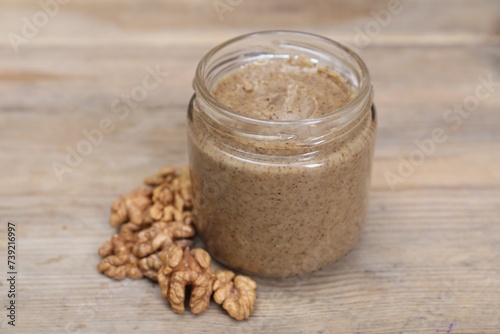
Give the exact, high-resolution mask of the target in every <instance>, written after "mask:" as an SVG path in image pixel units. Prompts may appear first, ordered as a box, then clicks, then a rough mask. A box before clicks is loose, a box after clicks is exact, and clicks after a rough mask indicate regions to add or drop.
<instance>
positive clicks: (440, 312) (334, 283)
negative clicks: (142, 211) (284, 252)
mask: <svg viewBox="0 0 500 334" xmlns="http://www.w3.org/2000/svg"><path fill="white" fill-rule="evenodd" d="M386 6H387V1H379V0H377V1H369V0H358V1H349V2H337V1H326V0H315V1H285V0H278V1H272V2H271V1H242V2H241V4H240V5H238V6H235V8H234V10H233V11H231V12H228V13H226V15H225V16H224V20H220V19H219V17H218V15H217V12H216V11H215V10H214V7H213V4H212V2H211V1H201V0H188V1H182V2H181V1H173V0H151V1H148V2H139V1H135V0H130V1H121V0H120V1H119V0H110V1H106V2H102V1H97V0H90V1H78V0H74V1H71V2H69V3H68V4H67V5H61V9H60V11H59V12H58V13H57V15H56V16H55V17H54V18H51V19H50V21H49V22H48V24H47V25H46V26H44V27H43V28H41V29H40V31H39V33H38V34H37V36H36V37H34V38H32V39H30V40H29V41H28V43H26V44H24V45H22V46H21V47H20V51H19V53H17V54H16V53H14V52H13V50H12V48H11V45H10V43H9V40H8V38H7V36H8V33H9V32H15V33H19V32H20V29H21V25H22V21H21V20H22V17H23V16H26V17H28V18H31V17H32V16H33V14H34V13H36V12H37V11H39V10H40V7H39V4H38V3H37V2H34V1H30V0H15V1H14V0H4V1H2V2H1V3H0V22H1V23H0V35H1V36H4V37H5V38H3V39H1V40H0V152H1V154H0V167H1V170H2V174H1V175H0V198H1V201H0V217H1V218H2V220H3V221H2V222H0V236H1V238H2V239H3V240H1V241H0V253H1V254H2V256H5V253H6V240H5V235H6V222H7V221H14V222H16V223H17V227H18V243H19V244H18V246H19V281H18V287H17V288H18V296H17V302H18V318H17V325H18V326H16V329H17V330H18V331H19V332H23V333H38V332H44V333H74V332H81V333H97V332H103V333H113V332H127V333H128V332H133V331H137V332H143V333H156V332H158V333H160V332H162V333H165V332H167V333H260V332H262V333H267V332H273V333H446V332H447V331H448V332H451V333H471V334H472V333H500V218H499V217H500V154H499V152H500V113H499V112H498V111H499V109H500V94H498V88H497V90H496V91H495V92H494V93H493V94H492V95H491V97H489V98H488V99H486V100H484V101H482V102H481V103H480V105H479V106H478V108H477V109H475V110H474V111H473V112H471V115H470V116H469V117H468V118H466V119H463V123H462V124H461V125H460V126H459V127H458V128H457V129H456V130H454V129H452V128H451V125H450V123H448V122H446V121H445V120H444V119H443V114H444V113H445V112H446V110H447V109H449V108H452V107H453V105H454V104H457V103H462V102H463V101H464V100H465V99H466V98H467V97H468V96H471V95H473V94H474V92H475V89H476V87H477V85H478V83H479V77H481V76H482V77H487V76H489V75H491V76H492V78H493V79H494V80H495V81H496V82H499V81H500V67H499V64H500V48H499V47H500V2H498V1H495V0H478V1H468V0H456V1H452V0H443V1H431V0H422V1H409V0H408V1H406V2H404V9H403V11H402V12H401V13H400V14H398V15H395V16H394V17H392V19H391V22H390V23H389V24H388V25H387V27H384V28H382V29H381V31H380V34H378V35H377V36H375V37H374V38H373V39H372V40H371V41H370V43H369V45H368V46H366V47H364V48H357V51H358V52H359V53H360V54H361V55H362V57H363V59H364V60H365V61H366V63H367V64H368V67H369V69H370V72H371V76H372V80H373V85H374V89H375V101H376V104H377V108H378V114H379V130H378V136H377V143H376V151H375V161H374V170H373V175H372V184H373V191H372V194H371V202H370V210H369V215H368V222H367V227H366V230H365V231H364V233H363V236H362V239H361V241H360V243H359V244H358V245H357V246H356V248H355V249H354V250H353V251H352V252H351V253H350V254H349V255H348V256H347V257H345V258H344V259H342V260H341V261H340V262H338V263H337V264H335V265H334V266H332V267H330V268H326V269H325V270H323V271H321V272H318V273H315V274H313V275H312V276H310V277H304V278H297V279H292V280H285V281H278V280H268V279H258V282H259V289H258V301H257V304H256V310H255V313H254V315H253V316H252V317H251V319H250V320H248V321H246V322H236V321H233V320H231V319H230V318H229V317H228V316H227V315H225V314H224V312H223V311H222V310H221V309H220V308H219V307H218V306H217V305H215V304H213V305H212V306H211V308H210V309H209V311H207V312H206V313H205V314H203V315H201V316H193V315H191V314H189V313H188V314H185V315H183V316H178V315H175V314H173V313H172V312H171V310H170V309H169V307H168V305H167V304H166V303H165V301H164V300H162V298H161V296H160V292H159V289H158V288H157V286H155V285H153V284H152V283H150V282H148V281H147V280H142V281H123V282H120V283H117V282H113V281H110V280H109V279H107V278H106V277H103V276H101V275H99V274H98V273H97V271H96V269H95V266H96V264H97V262H98V260H99V258H98V255H97V252H96V251H97V249H98V247H99V246H100V245H101V244H102V243H103V242H104V241H105V240H107V239H108V238H109V237H110V235H111V233H112V232H113V230H112V229H111V227H109V226H108V225H107V219H108V214H109V211H108V210H109V207H110V204H111V202H112V201H113V200H114V199H115V198H116V197H117V196H118V195H119V194H121V193H124V192H127V191H129V190H130V189H131V188H133V187H135V186H137V185H139V184H140V182H141V180H142V179H143V177H144V176H145V175H148V174H150V173H152V172H154V171H156V170H157V169H158V168H160V167H162V166H164V165H166V164H184V163H185V162H186V161H187V159H186V158H187V156H186V149H185V147H186V138H185V127H186V122H185V111H186V106H187V103H188V101H189V98H190V96H191V95H192V88H191V80H192V77H193V75H194V70H195V67H196V65H197V62H198V61H199V59H200V58H201V57H202V56H203V54H204V53H205V52H207V51H208V50H209V49H210V48H211V47H213V46H214V45H215V44H217V43H220V42H222V41H224V40H226V39H228V38H231V37H234V36H236V35H238V34H242V33H246V32H250V31H257V30H264V29H276V28H279V29H293V30H304V31H310V32H315V33H319V34H322V35H325V36H328V37H331V38H334V39H337V40H339V41H341V42H343V43H345V44H348V45H351V46H354V47H355V46H356V45H355V41H354V36H355V30H354V29H355V27H359V28H360V29H363V28H364V27H365V25H366V24H367V23H368V22H371V21H373V20H374V18H373V15H372V14H371V11H373V10H375V11H380V10H383V9H385V8H386ZM157 65H159V66H161V68H162V71H165V72H167V73H168V75H166V77H165V79H164V81H163V82H162V83H161V84H160V86H159V87H158V89H155V90H153V91H151V92H149V93H148V96H147V98H146V99H145V100H144V101H143V102H141V103H140V104H139V105H138V106H137V107H135V108H133V109H131V111H130V113H129V115H128V116H127V117H125V118H124V119H119V118H118V117H117V115H116V114H115V113H113V110H112V103H113V101H114V100H115V99H117V98H120V97H121V96H122V95H123V94H129V93H130V91H131V90H132V89H133V88H134V87H135V86H137V85H139V84H140V83H141V80H142V78H143V76H144V75H145V73H146V68H147V67H148V66H150V67H155V66H157ZM103 118H111V119H112V120H113V122H114V125H115V129H114V130H113V131H112V132H111V133H108V134H106V135H105V136H104V139H103V142H102V143H101V144H100V145H98V146H96V147H94V148H93V150H92V152H91V153H90V154H89V155H88V156H86V157H84V159H83V160H82V162H81V164H80V165H79V166H77V167H76V168H74V170H73V172H72V173H70V174H65V175H64V176H63V179H62V181H59V180H58V178H57V176H56V175H55V173H54V171H53V169H52V162H53V161H64V159H65V155H66V147H67V146H68V145H69V146H70V147H75V146H76V145H77V143H78V142H79V141H81V140H82V139H84V138H85V137H84V135H83V134H82V131H83V130H84V129H87V130H90V129H93V128H96V127H98V126H99V122H100V121H101V120H102V119H103ZM435 128H442V129H444V130H445V132H446V134H447V136H448V139H447V140H446V141H445V142H444V143H440V144H438V145H437V146H436V149H435V152H434V153H433V154H431V155H429V156H427V157H426V158H425V161H424V163H423V164H422V165H421V166H418V168H416V170H415V172H414V173H412V174H411V175H410V176H409V177H407V178H405V179H404V181H403V182H401V183H399V184H398V185H397V187H396V189H395V190H394V191H392V190H391V189H390V187H389V185H388V183H387V181H386V177H385V173H386V171H391V172H396V171H397V168H398V166H399V164H400V160H401V159H402V158H406V159H407V158H408V157H409V155H410V154H411V153H412V152H413V151H414V150H415V149H416V148H417V146H416V144H415V140H420V141H421V140H425V139H427V138H430V136H431V133H432V130H433V129H435ZM2 268H4V267H2ZM2 270H4V269H2ZM4 287H5V286H4V285H1V286H0V289H1V294H0V295H1V296H2V297H1V301H2V303H1V306H2V309H4V310H5V308H4V307H6V302H7V300H6V293H5V289H4ZM0 319H2V320H1V321H0V328H1V332H2V333H3V332H4V331H5V332H7V333H8V332H10V331H11V328H9V327H8V326H7V324H6V322H4V319H5V316H4V315H3V313H2V318H0Z"/></svg>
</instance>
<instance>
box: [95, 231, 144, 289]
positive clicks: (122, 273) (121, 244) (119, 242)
mask: <svg viewBox="0 0 500 334" xmlns="http://www.w3.org/2000/svg"><path fill="white" fill-rule="evenodd" d="M132 245H133V244H132V243H130V242H127V241H126V240H125V239H123V238H122V237H121V236H120V235H118V234H115V235H113V237H112V238H111V241H109V242H107V243H105V244H104V245H103V246H102V247H101V248H100V249H99V255H101V256H102V257H103V259H102V261H101V263H99V265H98V266H97V270H99V272H100V273H102V274H104V275H106V276H108V277H110V278H113V279H116V280H122V279H124V278H125V277H129V278H132V279H140V278H142V277H143V275H142V271H141V270H140V269H139V268H138V266H137V258H136V257H135V256H134V254H132V252H131V251H132Z"/></svg>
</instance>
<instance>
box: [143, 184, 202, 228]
mask: <svg viewBox="0 0 500 334" xmlns="http://www.w3.org/2000/svg"><path fill="white" fill-rule="evenodd" d="M153 202H154V204H153V206H152V207H151V209H150V215H151V217H152V218H153V219H154V220H162V221H172V220H175V221H182V214H183V213H184V212H189V211H186V210H190V209H192V207H193V200H192V196H191V184H190V182H189V181H185V182H182V181H180V179H174V180H173V181H172V182H171V183H163V184H161V185H159V186H158V187H156V188H155V189H154V191H153Z"/></svg>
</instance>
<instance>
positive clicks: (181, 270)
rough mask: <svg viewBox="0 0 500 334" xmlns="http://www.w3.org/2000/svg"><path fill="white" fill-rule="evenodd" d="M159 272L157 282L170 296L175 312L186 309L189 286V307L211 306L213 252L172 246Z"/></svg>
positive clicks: (201, 309)
mask: <svg viewBox="0 0 500 334" xmlns="http://www.w3.org/2000/svg"><path fill="white" fill-rule="evenodd" d="M164 260H165V261H164V263H163V266H162V267H161V268H160V271H159V272H158V283H159V284H160V288H161V292H162V295H163V297H164V298H166V299H168V301H169V302H170V305H171V306H172V310H173V311H174V312H175V313H179V314H180V313H184V300H185V298H186V286H188V285H190V286H191V296H190V297H189V307H190V309H191V313H193V314H199V313H202V312H204V311H205V310H207V309H208V307H209V306H210V296H211V295H212V283H213V280H214V273H213V270H212V268H211V267H210V255H209V254H208V253H207V252H206V251H204V250H202V249H199V248H197V249H193V250H189V248H186V249H185V250H182V248H180V247H179V246H176V245H172V246H170V247H169V248H168V249H167V251H166V253H165V258H164Z"/></svg>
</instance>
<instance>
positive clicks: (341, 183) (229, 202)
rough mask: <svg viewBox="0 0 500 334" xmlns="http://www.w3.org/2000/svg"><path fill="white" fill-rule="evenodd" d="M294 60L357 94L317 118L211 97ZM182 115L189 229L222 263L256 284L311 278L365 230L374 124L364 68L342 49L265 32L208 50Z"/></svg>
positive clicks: (306, 38)
mask: <svg viewBox="0 0 500 334" xmlns="http://www.w3.org/2000/svg"><path fill="white" fill-rule="evenodd" d="M293 57H300V58H303V59H307V60H308V61H310V62H312V63H314V64H318V65H322V66H325V67H328V68H330V69H332V70H334V71H335V72H337V73H338V74H339V75H340V76H341V77H342V78H344V79H345V80H346V82H347V83H349V85H350V86H352V87H353V89H354V91H355V97H354V98H353V99H352V101H351V102H349V103H348V104H346V105H345V106H343V107H341V108H338V109H336V110H332V111H331V112H330V113H328V114H326V115H323V116H321V117H316V118H308V119H300V120H291V121H290V120H287V121H280V120H263V119H257V118H251V117H248V116H243V115H241V114H238V113H236V112H235V111H233V110H231V109H229V108H227V107H225V106H224V105H223V104H222V103H220V101H217V99H215V98H214V96H213V95H212V94H211V89H212V87H214V84H215V83H216V82H217V80H219V79H220V78H222V77H224V76H225V75H227V74H228V73H230V72H231V71H233V70H235V69H237V68H239V67H241V66H242V65H243V64H245V63H247V62H254V61H258V60H262V59H276V58H284V59H289V58H293ZM193 86H194V90H195V94H194V96H193V98H192V100H191V102H190V105H189V110H188V142H189V160H190V168H191V177H192V185H193V196H194V211H193V215H194V222H195V225H196V228H197V231H198V233H199V234H200V236H201V237H202V239H203V240H204V242H205V244H206V247H207V249H208V250H209V252H210V253H211V254H212V255H213V256H214V257H215V258H216V259H217V260H219V261H220V262H222V263H223V264H225V265H227V266H229V267H231V268H234V269H237V270H240V271H243V272H246V273H249V274H255V275H259V276H268V277H287V276H292V275H302V274H306V273H310V272H313V271H315V270H318V269H321V268H323V267H324V266H327V265H329V264H331V263H333V262H335V261H337V260H338V259H339V258H341V257H342V256H344V255H345V254H346V253H347V252H349V250H351V249H352V247H353V246H354V245H355V243H356V241H357V240H358V238H359V235H360V233H361V230H362V228H363V226H364V221H365V217H366V211H367V205H368V191H369V187H370V172H371V164H372V158H373V146H374V140H375V130H376V117H375V109H374V108H373V93H372V86H371V83H370V77H369V74H368V70H367V68H366V66H365V64H364V63H363V61H362V60H361V59H360V58H359V56H357V55H356V54H355V53H354V52H352V51H351V50H349V49H347V48H345V47H343V46H342V45H340V44H338V43H336V42H334V41H332V40H329V39H326V38H323V37H320V36H316V35H310V34H305V33H299V32H288V31H268V32H260V33H254V34H250V35H245V36H241V37H238V38H235V39H232V40H230V41H228V42H226V43H223V44H221V45H219V46H217V47H216V48H214V49H213V50H211V51H210V52H209V53H208V54H207V55H206V56H205V57H204V58H203V59H202V60H201V62H200V64H199V65H198V68H197V71H196V76H195V79H194V82H193Z"/></svg>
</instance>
